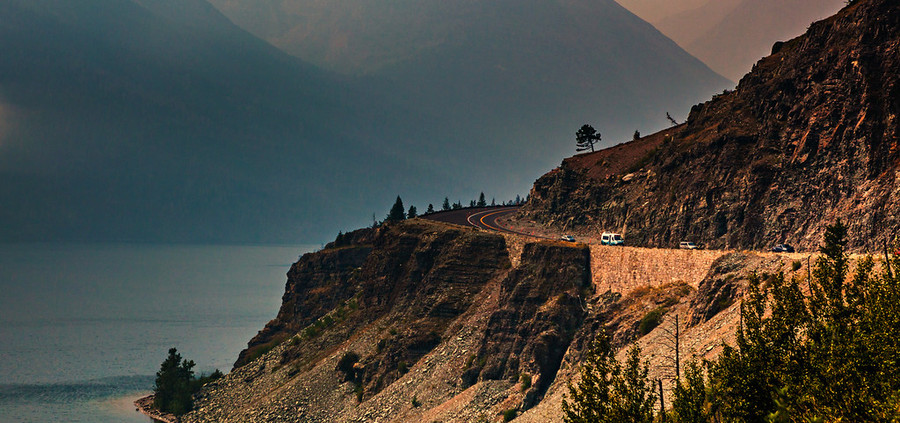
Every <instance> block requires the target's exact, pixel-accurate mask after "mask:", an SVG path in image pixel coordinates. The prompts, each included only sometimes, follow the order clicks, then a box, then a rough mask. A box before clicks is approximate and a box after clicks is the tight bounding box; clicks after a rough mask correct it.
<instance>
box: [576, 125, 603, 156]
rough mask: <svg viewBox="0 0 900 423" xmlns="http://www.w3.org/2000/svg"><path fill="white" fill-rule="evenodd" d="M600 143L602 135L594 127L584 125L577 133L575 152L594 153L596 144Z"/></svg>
mask: <svg viewBox="0 0 900 423" xmlns="http://www.w3.org/2000/svg"><path fill="white" fill-rule="evenodd" d="M598 142H600V133H599V132H597V130H596V129H594V127H593V126H591V125H588V124H584V125H582V126H581V128H580V129H579V130H578V132H576V133H575V151H585V150H588V149H590V150H591V151H594V144H596V143H598Z"/></svg>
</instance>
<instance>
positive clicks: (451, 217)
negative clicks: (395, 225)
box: [420, 206, 526, 235]
mask: <svg viewBox="0 0 900 423" xmlns="http://www.w3.org/2000/svg"><path fill="white" fill-rule="evenodd" d="M517 211H519V206H505V207H504V206H501V207H478V208H466V209H457V210H450V211H444V212H437V213H432V214H429V215H427V216H420V217H422V218H423V219H429V220H436V221H438V222H447V223H454V224H457V225H463V226H474V227H476V228H482V229H488V230H492V231H499V232H509V233H514V234H518V233H519V232H516V231H514V230H512V229H507V228H505V227H503V226H501V225H500V223H499V222H497V219H499V218H501V217H503V216H507V215H510V214H514V213H516V212H517ZM522 235H526V234H522Z"/></svg>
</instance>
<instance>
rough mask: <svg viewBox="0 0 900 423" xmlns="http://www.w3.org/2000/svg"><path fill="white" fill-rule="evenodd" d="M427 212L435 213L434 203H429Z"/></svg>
mask: <svg viewBox="0 0 900 423" xmlns="http://www.w3.org/2000/svg"><path fill="white" fill-rule="evenodd" d="M448 207H449V204H448ZM425 213H426V214H431V213H434V205H432V204H431V203H428V209H427V210H425Z"/></svg>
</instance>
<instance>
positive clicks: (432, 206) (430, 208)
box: [425, 203, 434, 214]
mask: <svg viewBox="0 0 900 423" xmlns="http://www.w3.org/2000/svg"><path fill="white" fill-rule="evenodd" d="M425 213H426V214H431V213H434V205H432V204H431V203H428V209H427V210H425Z"/></svg>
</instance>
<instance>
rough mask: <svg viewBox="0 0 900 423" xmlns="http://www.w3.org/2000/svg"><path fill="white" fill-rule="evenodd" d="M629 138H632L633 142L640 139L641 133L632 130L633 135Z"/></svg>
mask: <svg viewBox="0 0 900 423" xmlns="http://www.w3.org/2000/svg"><path fill="white" fill-rule="evenodd" d="M631 138H632V139H635V140H637V139H640V138H641V132H640V131H638V130H637V129H635V130H634V135H632V137H631Z"/></svg>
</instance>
